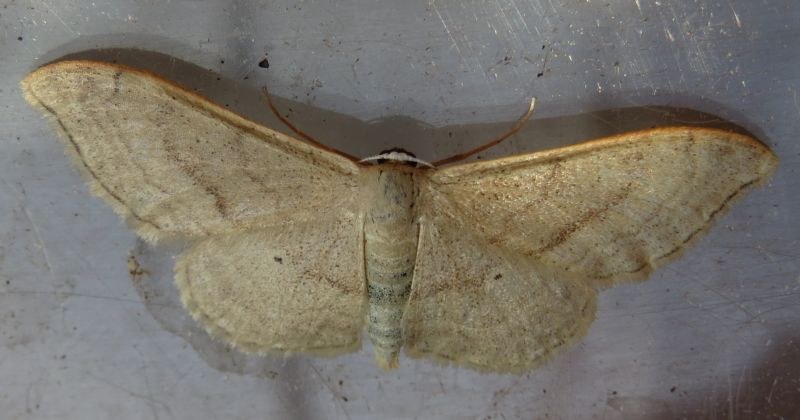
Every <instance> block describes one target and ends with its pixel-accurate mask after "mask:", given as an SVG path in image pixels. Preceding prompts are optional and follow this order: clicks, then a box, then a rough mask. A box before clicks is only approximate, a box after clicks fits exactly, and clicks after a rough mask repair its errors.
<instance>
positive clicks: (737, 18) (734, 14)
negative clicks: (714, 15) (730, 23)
mask: <svg viewBox="0 0 800 420" xmlns="http://www.w3.org/2000/svg"><path fill="white" fill-rule="evenodd" d="M728 7H730V8H731V12H733V20H735V21H736V26H737V27H739V28H741V27H742V20H741V19H739V14H738V13H736V9H734V8H733V5H732V4H731V3H730V2H729V3H728Z"/></svg>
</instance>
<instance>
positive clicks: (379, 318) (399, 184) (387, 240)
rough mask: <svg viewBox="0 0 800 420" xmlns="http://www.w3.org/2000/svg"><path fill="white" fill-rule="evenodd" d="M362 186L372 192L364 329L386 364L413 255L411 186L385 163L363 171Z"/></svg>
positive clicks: (394, 346)
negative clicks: (367, 302)
mask: <svg viewBox="0 0 800 420" xmlns="http://www.w3.org/2000/svg"><path fill="white" fill-rule="evenodd" d="M365 186H366V188H368V193H369V195H370V196H372V200H370V205H369V208H368V209H367V211H366V216H367V217H366V218H365V222H364V240H365V243H364V258H365V267H366V277H367V295H368V298H369V311H368V316H367V334H368V335H369V338H370V341H371V342H372V345H373V347H374V350H375V360H376V361H377V363H378V365H379V366H380V367H382V368H384V369H392V368H395V367H397V364H398V355H399V353H400V348H401V346H402V344H403V332H402V327H401V325H402V319H403V313H404V311H405V308H406V304H407V303H408V297H409V294H410V291H411V280H412V273H413V270H414V264H415V260H416V248H417V231H418V227H417V224H416V221H415V215H414V212H413V208H414V200H415V198H416V187H415V185H414V178H413V175H412V174H411V173H410V172H408V171H404V170H403V169H400V168H398V167H396V166H394V165H390V164H389V165H381V166H377V167H376V170H367V171H365Z"/></svg>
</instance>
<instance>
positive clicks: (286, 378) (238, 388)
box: [0, 0, 800, 419]
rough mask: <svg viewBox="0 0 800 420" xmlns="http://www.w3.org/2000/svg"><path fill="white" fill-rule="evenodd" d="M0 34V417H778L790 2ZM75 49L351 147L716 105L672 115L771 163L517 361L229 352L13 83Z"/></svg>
mask: <svg viewBox="0 0 800 420" xmlns="http://www.w3.org/2000/svg"><path fill="white" fill-rule="evenodd" d="M0 28H1V29H2V30H1V31H0V57H2V58H1V59H0V105H2V112H0V127H1V128H2V135H3V137H2V141H0V407H2V413H3V415H2V416H3V417H4V418H83V419H89V418H117V419H128V418H159V419H169V418H175V419H179V418H270V419H279V418H341V419H359V418H426V419H431V418H446V419H455V418H480V419H489V418H491V419H503V418H505V419H511V418H544V417H548V418H589V417H598V418H640V417H650V418H673V417H684V416H685V417H703V418H728V417H735V418H763V417H770V416H771V417H781V416H782V417H784V418H789V417H798V416H800V402H798V401H800V398H799V397H800V391H798V389H800V362H798V360H800V343H798V339H800V334H798V328H799V327H800V311H799V310H798V304H800V293H799V292H798V291H799V290H800V274H799V273H800V270H799V269H798V241H799V240H800V223H798V222H797V216H796V215H797V214H798V213H800V202H799V201H798V198H797V197H798V192H800V191H799V190H798V182H797V176H798V175H797V171H798V166H799V165H798V161H799V160H800V145H799V144H798V140H797V135H798V133H800V123H799V122H798V121H800V98H799V97H798V96H799V94H798V89H800V72H799V71H798V69H800V49H798V45H800V4H799V3H797V2H796V1H794V0H780V1H779V0H761V1H750V0H725V1H717V0H714V1H711V0H692V1H670V0H662V1H660V2H656V1H649V0H626V1H617V0H610V1H603V2H599V1H552V0H527V1H525V0H517V1H515V0H498V1H493V2H483V1H428V2H425V1H404V2H397V1H391V0H370V1H366V0H362V1H351V0H346V1H338V2H333V1H303V2H294V1H276V2H258V1H244V0H243V1H235V2H227V1H206V2H197V1H188V0H187V1H170V2H151V1H128V2H122V1H93V2H85V1H45V0H27V1H4V2H0ZM97 48H100V49H101V50H99V51H90V52H86V50H90V49H97ZM108 48H115V49H113V50H110V49H108ZM130 48H139V49H145V50H149V51H154V52H157V53H160V54H161V55H159V54H151V53H145V52H141V51H135V50H130ZM76 52H81V53H80V54H79V56H83V57H86V56H89V57H103V58H105V59H113V60H116V61H119V62H126V63H132V64H135V65H138V66H142V67H147V68H151V69H152V70H154V71H156V72H158V73H161V74H164V75H165V76H167V77H168V78H172V79H174V80H177V81H179V82H181V83H183V84H185V85H187V86H190V87H192V88H195V89H197V90H198V91H200V92H201V93H202V94H204V95H206V96H209V97H211V98H213V99H214V100H216V101H217V102H220V103H222V104H225V105H226V106H229V107H230V108H232V109H234V110H236V111H238V112H240V113H243V114H245V115H246V116H248V117H251V118H253V119H256V120H258V121H261V122H264V123H266V124H269V125H271V126H273V127H276V128H278V129H283V127H282V126H280V125H279V124H278V123H277V122H276V121H275V119H274V118H273V117H272V116H271V115H269V112H268V111H267V109H266V107H265V106H264V105H263V104H262V103H261V102H260V101H259V99H258V88H259V86H261V85H264V84H266V85H268V86H269V87H270V89H271V91H272V93H273V94H274V95H276V96H278V97H282V98H287V99H284V100H277V101H276V102H277V104H278V106H279V107H281V108H282V109H284V110H285V111H286V113H287V114H288V115H289V116H290V118H291V119H292V121H294V122H295V123H297V124H298V125H299V126H300V127H302V128H303V129H304V130H306V131H308V132H309V133H311V134H313V135H314V136H315V137H316V138H318V139H319V140H320V141H322V142H324V143H325V144H328V145H330V146H333V147H337V148H340V149H342V150H344V151H346V152H348V153H351V154H353V155H357V156H362V157H366V156H370V155H373V154H375V153H377V152H379V151H380V150H382V149H386V148H388V147H391V146H399V147H403V148H405V149H408V150H412V151H414V152H415V153H416V154H417V156H419V157H420V158H423V159H426V160H436V159H438V158H443V157H446V156H448V155H450V154H453V153H457V152H459V151H464V150H466V149H468V148H469V147H472V146H475V145H478V144H480V143H482V142H484V141H486V140H489V139H490V138H491V137H492V136H493V135H495V134H497V133H500V132H502V131H504V130H505V129H506V128H507V127H508V126H509V124H510V123H509V121H512V120H514V119H515V118H516V117H517V116H518V115H520V114H521V113H522V112H523V111H524V110H525V107H526V106H527V103H528V101H529V97H530V96H531V95H535V96H537V97H538V104H537V106H538V109H537V112H536V114H535V115H534V121H532V122H531V123H530V124H528V126H526V128H525V130H524V131H523V133H522V135H519V136H516V137H515V138H514V139H512V140H511V141H510V142H509V143H506V144H504V145H502V146H500V147H498V148H496V149H494V150H492V151H491V152H490V154H486V155H485V156H498V155H504V154H508V153H513V152H520V151H529V150H536V149H541V148H545V147H550V146H554V145H565V144H573V143H576V142H579V141H581V140H585V139H589V138H592V137H595V136H598V135H600V134H608V133H613V132H618V131H620V130H625V129H630V128H637V127H647V126H650V125H654V124H658V125H666V124H676V123H684V122H686V121H687V120H691V121H694V122H700V123H701V124H704V125H708V124H719V123H720V120H719V119H716V118H714V117H709V116H707V115H703V114H698V113H692V112H688V111H686V110H683V109H682V108H691V109H695V110H698V111H703V112H706V113H711V114H714V115H717V116H719V117H720V118H721V119H722V120H727V121H730V122H733V123H735V124H738V125H740V126H742V127H743V128H745V129H746V130H749V131H750V132H752V133H754V134H755V135H756V136H758V137H759V138H761V139H762V140H763V141H764V142H765V143H767V144H768V145H770V146H771V147H772V148H773V150H774V151H775V152H776V153H777V155H778V156H779V157H780V158H781V166H780V168H779V169H778V171H777V173H776V174H775V176H774V178H773V180H772V181H771V182H770V183H769V184H768V185H766V186H765V187H764V188H761V189H758V190H756V191H754V192H752V193H751V194H749V195H748V196H747V197H746V198H744V199H743V200H741V201H740V202H738V203H737V204H736V205H735V206H734V207H733V209H732V210H731V211H730V212H729V213H728V214H727V215H726V216H725V217H724V218H722V219H721V221H720V222H719V223H718V224H717V226H716V227H715V228H714V229H712V230H711V232H710V233H709V234H708V236H706V237H705V238H704V239H703V240H701V241H700V242H699V243H698V244H697V245H696V246H695V247H694V248H692V249H690V250H689V251H688V252H687V253H686V255H685V256H684V257H683V258H681V259H680V260H679V261H677V262H675V263H673V264H671V265H669V266H668V267H667V268H665V269H662V270H660V271H659V272H658V273H657V274H655V275H654V276H653V277H652V278H651V279H650V281H648V282H645V283H640V284H634V285H626V286H623V287H617V288H615V289H611V290H607V291H605V292H603V293H602V294H601V298H600V301H599V310H598V319H597V321H596V322H595V324H594V325H593V326H592V328H591V330H590V332H589V334H588V336H587V337H586V338H585V339H584V340H583V341H582V342H581V343H580V344H579V345H577V346H576V347H574V348H572V349H571V350H569V351H567V352H566V353H564V354H562V355H560V356H558V357H556V358H555V359H554V360H552V361H551V362H550V363H549V364H547V365H546V366H544V367H543V368H541V369H539V370H536V371H534V372H532V373H530V374H527V375H524V376H519V377H517V376H505V375H481V374H477V373H473V372H470V371H466V370H462V369H457V368H452V367H439V366H436V365H433V364H431V363H428V362H426V361H415V360H409V359H407V358H403V359H402V360H401V368H400V369H399V370H397V371H393V372H390V373H384V372H381V371H379V370H377V369H376V368H375V365H374V362H373V358H372V354H371V351H370V349H369V348H368V347H367V346H365V349H364V350H363V351H361V352H359V353H355V354H353V355H349V356H345V357H341V358H337V359H313V358H306V357H290V358H286V359H281V358H261V357H253V356H245V355H242V354H240V353H238V352H236V351H232V350H229V349H227V348H225V346H223V345H221V344H220V343H216V342H214V341H212V340H211V339H210V338H209V337H208V336H207V335H206V334H205V333H204V332H203V331H202V330H201V329H200V328H198V327H197V325H196V324H195V323H194V322H193V321H192V320H191V319H189V318H188V316H187V314H186V312H185V311H184V310H183V308H182V307H181V306H180V302H179V300H178V297H177V292H176V290H175V288H174V286H173V283H172V271H171V270H172V263H173V260H172V256H174V255H176V254H177V252H178V251H179V249H178V248H167V247H157V248H153V247H150V246H147V245H144V244H142V243H141V242H139V241H137V239H136V238H135V236H134V235H133V234H132V233H131V232H130V231H129V230H128V229H127V228H126V227H125V226H124V225H123V224H122V223H121V222H120V221H119V220H118V219H117V217H116V216H115V215H114V214H113V213H112V211H111V209H110V208H109V207H108V206H106V205H105V204H103V203H102V202H100V201H99V200H98V199H95V198H92V197H91V196H90V195H89V193H88V190H87V188H86V186H85V185H84V182H83V181H82V180H81V179H80V178H79V176H78V173H77V171H76V170H75V169H74V168H72V167H71V166H70V163H69V162H68V159H66V158H65V157H64V156H63V150H62V146H61V144H60V143H59V142H58V141H56V139H55V136H54V133H53V131H52V130H51V128H50V127H48V125H47V124H46V123H45V121H43V120H42V119H41V118H40V117H39V115H38V114H37V113H36V112H35V111H34V110H32V109H31V108H29V107H28V106H26V104H25V103H24V101H23V100H22V98H21V96H20V92H19V88H18V87H17V83H18V81H19V80H20V79H21V78H22V77H24V75H25V74H27V73H28V72H29V71H31V70H33V69H34V68H36V67H37V66H39V65H41V64H44V63H45V62H47V61H50V60H53V59H57V58H60V57H62V56H64V55H67V54H71V53H76ZM265 54H266V58H267V59H268V61H269V68H268V69H265V68H261V67H259V66H258V63H259V62H260V61H261V60H262V59H263V58H265ZM187 63H193V64H195V65H196V66H193V65H191V64H187ZM656 106H667V107H672V108H660V107H656ZM620 107H625V108H626V109H622V110H617V111H610V112H601V111H604V110H608V109H613V108H620ZM674 108H681V109H677V110H676V109H674ZM364 121H371V123H367V122H364ZM129 255H130V256H133V257H134V258H135V260H136V261H137V262H138V265H139V267H140V270H141V271H138V270H137V269H135V265H134V269H131V268H130V267H129V264H128V259H129Z"/></svg>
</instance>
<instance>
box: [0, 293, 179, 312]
mask: <svg viewBox="0 0 800 420" xmlns="http://www.w3.org/2000/svg"><path fill="white" fill-rule="evenodd" d="M2 295H44V296H48V295H49V296H68V297H82V298H87V299H99V300H110V301H114V302H125V303H135V304H141V303H142V301H141V300H138V299H125V298H119V297H114V296H102V295H89V294H85V293H73V292H50V291H40V290H7V291H0V296H2ZM150 304H151V305H155V306H163V307H169V308H174V307H175V306H174V305H169V304H166V303H153V302H150Z"/></svg>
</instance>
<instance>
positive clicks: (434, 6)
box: [431, 1, 464, 62]
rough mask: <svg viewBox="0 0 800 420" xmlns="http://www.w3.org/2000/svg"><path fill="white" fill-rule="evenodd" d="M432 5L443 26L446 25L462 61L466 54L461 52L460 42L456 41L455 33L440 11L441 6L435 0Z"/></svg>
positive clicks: (446, 30)
mask: <svg viewBox="0 0 800 420" xmlns="http://www.w3.org/2000/svg"><path fill="white" fill-rule="evenodd" d="M431 6H432V7H433V11H434V12H436V16H437V17H438V18H439V20H440V21H441V22H442V26H443V27H444V30H445V32H447V36H448V37H450V42H452V44H453V48H455V50H456V52H457V53H458V57H459V59H460V60H461V62H463V61H464V54H462V52H461V48H459V47H458V42H456V38H455V37H454V36H453V33H452V32H451V31H450V26H449V25H447V22H446V21H445V19H444V17H442V13H441V12H440V11H439V6H437V5H436V2H435V1H431Z"/></svg>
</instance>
